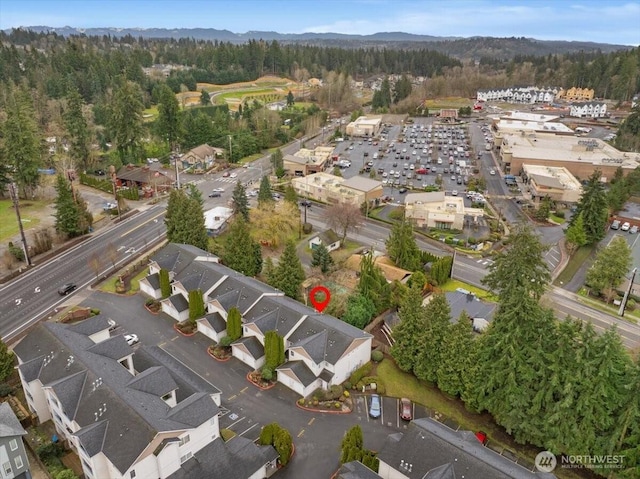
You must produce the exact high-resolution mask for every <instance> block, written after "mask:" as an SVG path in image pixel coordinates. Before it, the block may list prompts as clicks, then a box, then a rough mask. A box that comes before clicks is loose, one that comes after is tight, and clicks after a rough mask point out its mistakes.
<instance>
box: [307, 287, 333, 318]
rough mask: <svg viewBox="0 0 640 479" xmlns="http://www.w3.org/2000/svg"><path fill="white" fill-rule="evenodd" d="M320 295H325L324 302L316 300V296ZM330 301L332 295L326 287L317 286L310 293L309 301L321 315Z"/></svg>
mask: <svg viewBox="0 0 640 479" xmlns="http://www.w3.org/2000/svg"><path fill="white" fill-rule="evenodd" d="M318 293H322V294H324V299H323V300H322V301H318V300H317V299H316V295H317V294H318ZM330 300H331V293H330V292H329V289H328V288H326V287H325V286H316V287H315V288H313V289H312V290H311V291H310V292H309V301H311V304H313V307H314V308H316V311H318V312H319V313H322V311H324V308H326V307H327V305H328V304H329V301H330Z"/></svg>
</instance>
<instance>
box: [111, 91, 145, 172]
mask: <svg viewBox="0 0 640 479" xmlns="http://www.w3.org/2000/svg"><path fill="white" fill-rule="evenodd" d="M108 108H109V120H108V127H109V132H110V135H111V137H112V138H113V140H114V142H115V147H116V151H117V152H118V157H119V158H120V161H121V162H122V163H123V164H126V163H137V162H138V160H139V158H140V155H141V152H142V147H141V141H142V138H143V125H142V111H143V110H144V104H143V102H142V93H141V91H140V87H139V86H138V84H136V83H134V82H131V81H128V80H126V79H124V78H120V80H119V82H118V84H117V85H116V88H115V90H114V92H113V98H112V99H111V101H110V102H109V106H108Z"/></svg>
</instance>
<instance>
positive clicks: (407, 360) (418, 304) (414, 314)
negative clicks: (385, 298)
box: [391, 287, 426, 372]
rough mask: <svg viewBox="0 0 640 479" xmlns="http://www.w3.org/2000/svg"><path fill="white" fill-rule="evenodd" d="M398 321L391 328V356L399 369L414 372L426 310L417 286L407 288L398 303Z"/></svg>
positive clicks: (421, 341) (421, 344)
mask: <svg viewBox="0 0 640 479" xmlns="http://www.w3.org/2000/svg"><path fill="white" fill-rule="evenodd" d="M398 318H399V319H400V322H399V323H398V325H396V327H395V328H393V332H392V334H393V339H394V342H393V345H392V346H391V356H393V359H395V361H396V364H397V365H398V367H399V368H400V369H402V370H403V371H406V372H414V368H415V365H416V360H417V358H418V354H419V353H420V351H421V350H422V348H423V335H424V331H425V322H426V312H425V309H424V307H423V306H422V292H421V291H420V289H419V288H415V287H414V288H409V289H408V290H407V293H406V295H405V297H404V299H403V300H402V302H401V303H400V310H399V311H398Z"/></svg>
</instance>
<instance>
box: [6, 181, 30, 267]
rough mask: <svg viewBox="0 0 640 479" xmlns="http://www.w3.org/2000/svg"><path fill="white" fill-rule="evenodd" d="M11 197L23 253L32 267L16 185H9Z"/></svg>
mask: <svg viewBox="0 0 640 479" xmlns="http://www.w3.org/2000/svg"><path fill="white" fill-rule="evenodd" d="M9 195H11V200H12V201H13V207H14V208H15V210H16V217H17V218H18V228H20V237H21V238H22V251H24V259H25V261H26V262H27V266H31V258H30V257H29V246H28V245H27V237H26V236H25V235H24V228H23V227H22V219H21V218H20V201H19V199H18V189H17V187H16V184H15V183H9Z"/></svg>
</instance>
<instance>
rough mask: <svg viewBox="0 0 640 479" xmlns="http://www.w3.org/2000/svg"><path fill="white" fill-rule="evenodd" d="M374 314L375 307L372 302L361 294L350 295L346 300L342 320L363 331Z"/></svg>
mask: <svg viewBox="0 0 640 479" xmlns="http://www.w3.org/2000/svg"><path fill="white" fill-rule="evenodd" d="M375 313H376V306H375V304H373V301H371V300H370V299H369V298H367V297H366V296H363V295H362V294H352V295H351V296H349V299H348V300H347V309H346V311H345V313H344V315H343V316H342V320H343V321H344V322H345V323H349V324H350V325H351V326H355V327H356V328H358V329H364V327H365V326H366V325H367V324H369V322H371V318H373V316H374V314H375Z"/></svg>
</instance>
